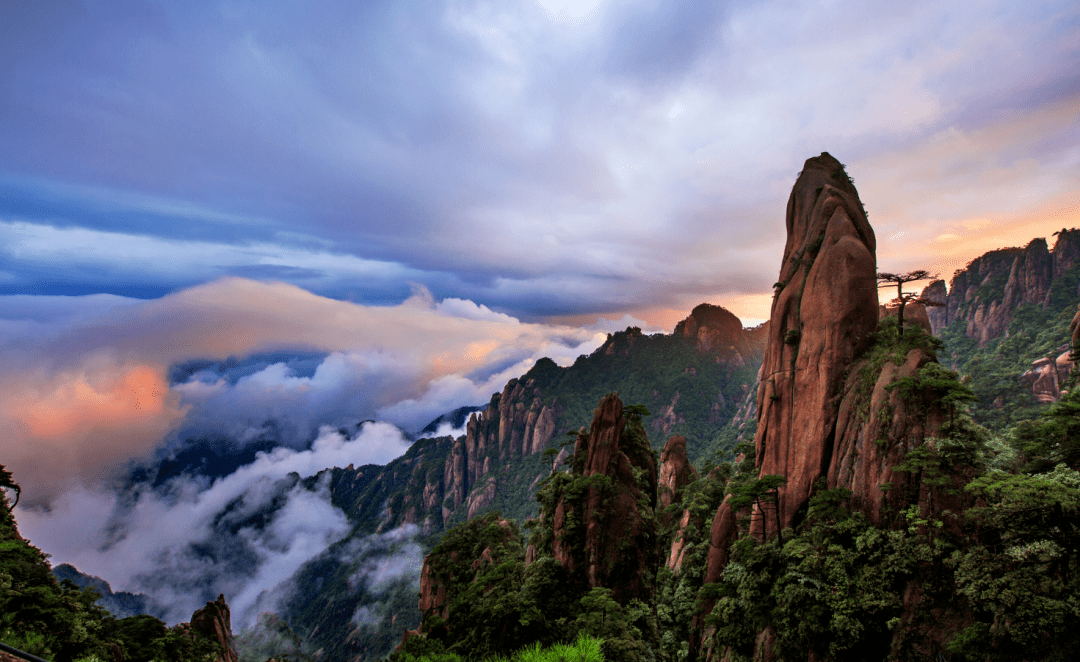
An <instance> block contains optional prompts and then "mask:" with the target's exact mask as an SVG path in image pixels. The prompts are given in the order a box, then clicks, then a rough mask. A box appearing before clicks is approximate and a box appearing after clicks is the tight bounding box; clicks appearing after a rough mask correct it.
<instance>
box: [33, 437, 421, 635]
mask: <svg viewBox="0 0 1080 662" xmlns="http://www.w3.org/2000/svg"><path fill="white" fill-rule="evenodd" d="M406 445H407V442H406V440H405V439H404V437H403V436H402V435H401V432H400V431H399V430H397V429H396V428H393V427H392V426H390V425H388V424H386V423H369V424H365V425H364V426H363V428H362V429H361V430H360V432H359V433H358V434H356V435H355V436H354V437H352V438H349V439H347V438H345V437H343V436H342V435H340V434H339V433H338V432H335V431H333V430H331V429H329V428H324V429H323V431H322V432H321V433H320V435H319V437H318V438H317V439H316V440H315V442H314V444H313V445H312V447H311V448H310V449H308V450H304V451H294V450H291V449H288V448H277V449H275V450H274V451H273V452H271V453H264V454H260V455H259V456H258V458H257V459H256V460H255V462H253V463H251V464H249V465H246V466H243V467H241V468H239V469H238V470H236V471H235V472H233V473H231V474H229V475H228V476H225V477H223V478H220V479H218V480H215V481H213V482H212V483H208V481H207V480H206V479H205V478H201V477H199V476H191V475H186V476H181V477H177V478H175V479H173V480H172V481H170V482H169V483H168V484H167V485H165V486H163V487H162V488H160V489H158V490H156V491H155V490H151V489H150V488H149V486H148V485H147V484H137V485H135V486H134V487H133V488H131V491H129V492H126V493H123V494H120V495H118V494H117V493H114V492H111V491H108V490H104V489H102V488H99V487H91V486H85V485H78V486H76V487H74V488H73V489H70V490H68V491H67V492H65V493H64V494H63V495H61V496H60V497H58V498H57V499H56V500H54V501H53V503H52V505H51V506H50V507H49V508H28V509H25V510H23V509H22V506H20V510H21V512H20V514H19V524H20V528H21V530H22V532H23V534H24V535H25V536H26V537H27V538H29V539H30V540H32V541H33V542H34V543H35V544H36V545H38V546H40V547H41V548H43V549H48V550H49V552H50V553H51V554H52V555H53V557H54V559H55V560H56V561H57V562H67V563H71V564H73V565H75V566H76V567H77V568H79V569H80V570H81V571H83V572H88V573H90V574H93V575H98V576H102V577H105V578H107V579H108V581H109V582H110V584H111V585H112V586H113V588H114V589H116V590H127V591H132V592H141V593H146V594H147V595H149V596H150V597H151V599H152V600H153V602H154V605H155V607H156V608H157V609H159V610H162V611H163V612H164V613H166V614H167V615H168V619H169V620H170V621H171V622H179V621H182V620H188V619H190V617H191V613H192V612H193V611H194V610H195V609H196V608H198V607H200V606H201V605H202V604H203V602H204V601H205V600H208V599H213V598H214V597H216V595H217V594H218V593H219V592H224V593H225V594H226V597H227V599H228V601H229V605H230V607H231V608H232V613H233V618H234V627H236V628H238V629H239V628H242V627H246V626H247V625H250V624H251V623H253V622H254V620H255V617H256V616H257V613H258V611H259V610H260V608H261V607H262V606H265V602H266V599H267V596H268V595H271V594H274V592H275V591H276V592H279V593H280V592H281V591H283V590H285V589H283V588H281V586H282V584H283V583H286V582H287V580H288V579H289V578H290V577H292V575H293V574H294V573H295V572H296V571H297V570H298V569H299V568H300V567H301V566H302V565H303V564H304V563H306V562H307V561H309V560H311V559H312V558H314V557H316V556H318V555H319V554H321V553H323V552H324V550H325V549H326V548H327V546H328V545H330V544H331V543H333V542H334V541H336V540H339V539H341V538H342V537H343V536H344V535H345V534H346V533H347V532H348V531H349V523H348V521H347V519H346V517H345V515H344V514H343V513H342V512H341V511H340V510H338V509H337V508H335V507H334V506H332V505H331V504H330V501H329V483H328V482H327V479H328V478H329V474H326V475H325V476H324V480H322V481H321V482H319V483H317V484H315V485H314V486H312V487H308V486H305V484H304V483H303V482H301V481H300V480H299V477H304V476H312V475H314V474H316V473H318V472H319V471H321V470H323V469H324V468H327V467H333V466H345V465H347V464H357V465H360V464H365V463H368V462H372V461H380V460H382V461H385V459H386V458H388V457H393V456H395V455H396V454H398V453H400V452H401V451H402V450H403V449H404V448H405V447H406ZM395 535H396V534H395ZM403 535H404V534H403ZM387 540H390V539H389V538H387ZM407 558H412V557H407ZM395 563H396V562H395ZM406 569H407V567H406V566H405V565H400V564H398V565H385V564H384V565H382V566H378V567H374V566H373V568H372V569H371V570H370V572H369V574H370V575H371V576H372V577H373V580H372V581H375V582H376V583H378V582H381V581H388V580H387V579H386V578H387V577H390V576H392V575H393V574H394V573H395V572H397V573H398V574H401V573H403V572H405V571H406Z"/></svg>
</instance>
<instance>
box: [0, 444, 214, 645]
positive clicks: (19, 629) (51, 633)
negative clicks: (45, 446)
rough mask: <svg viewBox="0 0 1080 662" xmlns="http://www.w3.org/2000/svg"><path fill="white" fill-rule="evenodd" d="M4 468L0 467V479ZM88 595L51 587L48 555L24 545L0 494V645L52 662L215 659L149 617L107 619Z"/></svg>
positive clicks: (193, 638)
mask: <svg viewBox="0 0 1080 662" xmlns="http://www.w3.org/2000/svg"><path fill="white" fill-rule="evenodd" d="M3 473H6V472H4V468H3V466H2V465H0V475H3ZM99 597H100V596H99V594H98V593H97V591H94V590H93V589H80V588H79V587H78V586H76V585H75V584H74V582H71V581H70V580H65V581H63V582H59V583H58V582H57V581H56V578H55V577H54V576H53V574H52V570H51V569H50V567H49V562H48V555H46V554H44V553H42V551H41V550H40V549H38V548H37V547H34V546H33V545H31V544H30V543H29V542H27V541H26V540H23V539H22V538H21V537H20V536H19V535H18V532H17V530H16V528H15V518H14V517H13V516H12V514H11V512H10V510H9V506H8V502H7V498H6V496H5V495H4V494H3V492H2V491H0V641H3V642H4V643H5V644H7V645H9V646H13V647H15V648H18V649H20V650H22V651H25V652H27V653H30V654H32V655H37V656H38V657H43V658H45V659H48V660H53V661H54V662H72V661H74V662H92V661H94V660H114V659H117V658H118V656H120V658H121V659H123V660H124V661H125V662H151V661H160V662H192V661H199V660H207V661H209V660H216V659H217V658H218V656H219V655H220V652H221V651H220V646H219V644H218V643H217V641H214V640H210V639H208V638H206V637H203V636H202V635H200V634H198V633H195V632H192V631H191V630H189V629H187V628H184V627H182V626H177V627H173V628H168V627H166V626H165V623H163V622H162V621H160V620H158V619H157V618H154V617H153V616H132V617H129V618H121V619H116V618H114V617H113V616H112V615H111V614H109V612H107V611H106V610H105V609H103V608H101V607H98V606H97V605H95V604H94V602H95V601H96V600H97V599H98V598H99Z"/></svg>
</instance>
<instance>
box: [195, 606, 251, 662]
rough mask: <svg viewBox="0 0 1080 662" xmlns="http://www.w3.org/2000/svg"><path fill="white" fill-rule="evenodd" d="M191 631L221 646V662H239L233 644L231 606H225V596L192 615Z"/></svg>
mask: <svg viewBox="0 0 1080 662" xmlns="http://www.w3.org/2000/svg"><path fill="white" fill-rule="evenodd" d="M191 629H192V630H194V631H196V632H201V633H202V634H204V635H206V636H208V637H210V638H211V639H215V640H217V642H218V643H219V644H221V648H222V651H223V652H222V654H221V657H220V658H218V659H219V662H239V660H240V658H239V656H237V654H236V648H235V643H234V642H233V633H232V623H231V622H230V616H229V605H227V604H225V596H224V595H219V596H218V599H217V600H215V601H214V602H207V603H206V606H205V607H203V608H202V609H199V610H197V611H196V612H195V613H194V614H192V615H191Z"/></svg>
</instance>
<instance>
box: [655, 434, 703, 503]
mask: <svg viewBox="0 0 1080 662" xmlns="http://www.w3.org/2000/svg"><path fill="white" fill-rule="evenodd" d="M697 478H698V472H697V469H694V467H693V466H692V465H691V464H690V461H689V460H687V459H686V437H682V436H679V435H675V436H674V437H672V438H671V439H668V441H667V443H666V444H665V445H664V450H663V451H662V452H661V453H660V473H659V476H658V478H657V488H656V490H657V492H656V501H657V506H658V508H667V507H668V506H670V505H671V504H673V503H678V502H679V499H680V495H681V492H682V488H683V487H685V486H687V485H689V484H690V483H692V482H694V481H695V480H697Z"/></svg>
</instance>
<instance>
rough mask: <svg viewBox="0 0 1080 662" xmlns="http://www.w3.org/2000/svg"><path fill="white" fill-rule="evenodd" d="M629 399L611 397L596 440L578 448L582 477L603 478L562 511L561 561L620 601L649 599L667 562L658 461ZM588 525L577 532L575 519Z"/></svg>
mask: <svg viewBox="0 0 1080 662" xmlns="http://www.w3.org/2000/svg"><path fill="white" fill-rule="evenodd" d="M627 423H628V421H627V417H626V416H625V415H624V414H623V405H622V401H621V400H619V398H618V396H617V395H615V394H610V395H607V396H604V398H603V399H602V400H601V401H600V405H599V406H598V407H597V408H596V412H595V414H594V415H593V421H592V425H591V426H590V428H589V433H588V435H584V434H582V435H579V436H578V440H577V444H576V445H575V449H574V452H575V457H576V458H578V460H577V461H576V462H575V463H574V464H575V466H574V474H575V476H578V475H580V476H583V477H585V478H590V477H596V478H597V479H598V480H594V481H593V482H592V483H591V484H590V485H589V487H587V488H586V489H585V490H584V494H583V495H582V497H581V498H579V499H570V498H567V497H565V496H564V497H563V498H560V500H559V502H558V504H557V505H556V508H555V513H554V544H553V546H552V552H553V555H554V557H555V560H556V561H558V563H559V564H560V565H562V566H563V567H564V568H566V569H567V570H568V571H569V572H570V574H571V576H575V575H576V576H578V577H580V578H582V579H583V581H584V582H585V583H587V585H588V586H589V587H590V588H594V587H597V586H603V587H606V588H610V589H611V593H612V597H613V598H614V599H615V600H616V601H618V602H620V603H624V604H625V603H626V602H627V601H629V600H631V599H634V598H638V599H641V600H643V601H647V600H648V598H649V596H650V595H651V593H652V591H653V584H654V582H653V578H652V575H653V574H654V573H655V572H656V567H657V565H658V563H659V557H658V550H657V546H656V545H657V542H656V524H655V520H654V519H653V518H652V517H651V515H652V511H653V509H654V508H655V506H656V484H657V471H656V460H655V458H654V457H653V454H652V448H651V446H650V445H649V441H648V439H647V438H646V437H645V431H644V429H643V428H642V427H641V423H640V422H639V421H631V422H630V429H627V427H628V426H627ZM573 520H576V521H577V522H583V523H584V531H582V530H581V527H580V526H579V527H576V528H574V529H573V530H571V527H570V524H569V522H571V521H573Z"/></svg>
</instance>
